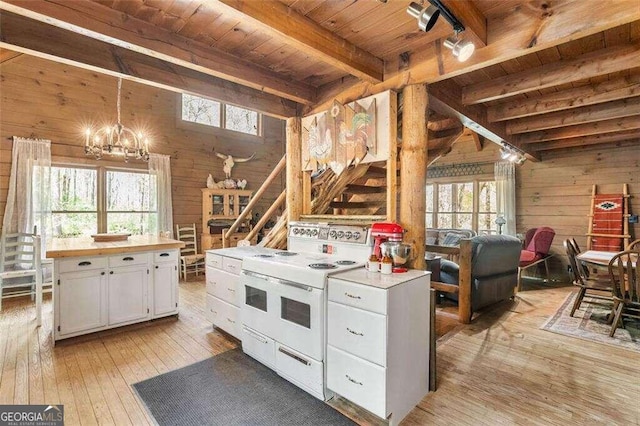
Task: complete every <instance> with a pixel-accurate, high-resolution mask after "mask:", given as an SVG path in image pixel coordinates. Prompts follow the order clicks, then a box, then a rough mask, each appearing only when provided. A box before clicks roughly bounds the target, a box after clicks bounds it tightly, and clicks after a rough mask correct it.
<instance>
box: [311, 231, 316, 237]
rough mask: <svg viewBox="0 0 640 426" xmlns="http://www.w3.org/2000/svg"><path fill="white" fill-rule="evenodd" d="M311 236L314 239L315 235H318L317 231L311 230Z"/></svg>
mask: <svg viewBox="0 0 640 426" xmlns="http://www.w3.org/2000/svg"><path fill="white" fill-rule="evenodd" d="M311 235H313V236H314V237H315V236H316V235H318V230H317V229H314V230H313V232H312V233H311Z"/></svg>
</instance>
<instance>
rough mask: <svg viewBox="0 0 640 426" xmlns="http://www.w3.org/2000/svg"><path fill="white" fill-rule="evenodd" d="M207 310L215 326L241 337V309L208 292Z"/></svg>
mask: <svg viewBox="0 0 640 426" xmlns="http://www.w3.org/2000/svg"><path fill="white" fill-rule="evenodd" d="M207 310H208V311H209V317H210V319H211V322H212V323H213V325H214V326H216V327H218V328H220V329H222V330H224V331H226V332H227V333H229V334H230V335H232V336H233V337H236V338H238V339H239V338H240V327H241V323H240V310H239V309H238V308H236V307H235V306H232V305H230V304H228V303H227V302H224V301H222V300H220V299H218V298H217V297H214V296H211V295H209V294H207Z"/></svg>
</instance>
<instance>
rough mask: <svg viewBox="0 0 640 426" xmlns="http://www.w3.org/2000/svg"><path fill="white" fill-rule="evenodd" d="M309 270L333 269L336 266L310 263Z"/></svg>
mask: <svg viewBox="0 0 640 426" xmlns="http://www.w3.org/2000/svg"><path fill="white" fill-rule="evenodd" d="M309 268H311V269H335V268H337V266H336V265H332V264H331V263H312V264H310V265H309Z"/></svg>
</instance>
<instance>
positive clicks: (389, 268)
mask: <svg viewBox="0 0 640 426" xmlns="http://www.w3.org/2000/svg"><path fill="white" fill-rule="evenodd" d="M392 272H393V261H392V260H391V256H384V257H383V258H382V261H380V273H381V274H391V273H392Z"/></svg>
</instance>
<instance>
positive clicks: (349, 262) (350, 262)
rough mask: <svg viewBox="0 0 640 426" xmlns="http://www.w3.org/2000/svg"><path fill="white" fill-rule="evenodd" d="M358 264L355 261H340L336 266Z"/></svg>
mask: <svg viewBox="0 0 640 426" xmlns="http://www.w3.org/2000/svg"><path fill="white" fill-rule="evenodd" d="M355 263H356V262H355V261H353V260H338V261H337V262H336V265H341V266H342V265H354V264H355Z"/></svg>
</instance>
